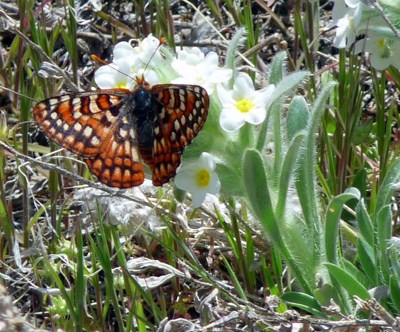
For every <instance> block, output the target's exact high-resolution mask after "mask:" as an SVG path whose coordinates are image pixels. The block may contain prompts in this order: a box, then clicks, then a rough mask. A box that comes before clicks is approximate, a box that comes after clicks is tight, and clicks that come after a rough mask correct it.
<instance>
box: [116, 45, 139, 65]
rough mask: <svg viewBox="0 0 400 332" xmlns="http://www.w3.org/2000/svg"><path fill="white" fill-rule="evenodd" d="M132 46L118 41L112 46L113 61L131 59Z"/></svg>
mask: <svg viewBox="0 0 400 332" xmlns="http://www.w3.org/2000/svg"><path fill="white" fill-rule="evenodd" d="M132 57H134V55H133V47H132V46H131V44H130V43H128V42H120V43H118V44H116V45H115V46H114V50H113V61H114V62H117V61H119V60H121V59H122V60H126V59H132Z"/></svg>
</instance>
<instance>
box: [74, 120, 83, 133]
mask: <svg viewBox="0 0 400 332" xmlns="http://www.w3.org/2000/svg"><path fill="white" fill-rule="evenodd" d="M74 129H75V131H77V132H80V131H81V130H82V125H81V124H80V123H79V122H77V123H75V125H74Z"/></svg>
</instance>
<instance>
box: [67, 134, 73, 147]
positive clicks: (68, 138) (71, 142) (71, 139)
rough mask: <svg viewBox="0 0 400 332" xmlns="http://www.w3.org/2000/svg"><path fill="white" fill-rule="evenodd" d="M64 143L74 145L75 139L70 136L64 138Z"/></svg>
mask: <svg viewBox="0 0 400 332" xmlns="http://www.w3.org/2000/svg"><path fill="white" fill-rule="evenodd" d="M65 141H66V142H67V143H69V144H71V145H73V144H74V143H75V137H74V136H72V135H69V136H67V137H66V138H65Z"/></svg>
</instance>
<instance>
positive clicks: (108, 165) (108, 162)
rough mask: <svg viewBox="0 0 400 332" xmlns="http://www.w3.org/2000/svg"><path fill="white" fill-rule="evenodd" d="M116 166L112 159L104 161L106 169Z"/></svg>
mask: <svg viewBox="0 0 400 332" xmlns="http://www.w3.org/2000/svg"><path fill="white" fill-rule="evenodd" d="M114 164H116V163H115V159H114V162H113V160H112V159H110V158H106V159H104V166H105V167H108V168H112V167H113V165H114Z"/></svg>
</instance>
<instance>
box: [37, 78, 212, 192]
mask: <svg viewBox="0 0 400 332" xmlns="http://www.w3.org/2000/svg"><path fill="white" fill-rule="evenodd" d="M209 103H210V101H209V96H208V94H207V91H206V90H205V89H204V88H202V87H201V86H198V85H179V84H158V85H154V86H152V87H150V85H149V84H148V83H146V82H145V81H144V79H142V80H139V79H137V85H136V87H135V88H134V89H133V90H128V89H121V88H118V89H102V90H96V91H89V92H78V93H72V94H65V95H60V96H56V97H52V98H49V99H46V100H43V101H41V102H39V103H38V104H37V105H36V106H35V107H34V108H33V116H34V120H35V122H36V123H37V125H38V126H39V128H40V130H41V131H43V132H44V133H45V135H46V136H47V137H48V138H49V139H50V140H52V141H54V142H55V143H57V144H58V145H60V146H62V147H63V148H65V149H67V150H69V151H71V152H73V153H75V154H76V155H78V156H80V157H82V158H83V160H84V161H85V163H86V164H87V166H88V167H89V169H90V171H91V173H92V174H94V175H96V177H97V179H98V180H99V181H100V182H101V183H103V184H105V185H107V186H109V187H116V188H130V187H134V186H138V185H140V184H142V183H143V181H144V177H145V176H144V167H143V162H144V163H145V164H147V165H148V166H149V168H150V169H151V171H152V181H153V185H155V186H161V185H163V184H164V183H167V182H168V181H169V180H170V179H171V178H173V177H174V176H175V174H176V169H177V168H178V167H179V165H180V163H181V156H182V153H183V151H184V149H185V147H186V146H187V145H188V144H190V143H191V142H192V140H193V139H194V137H195V136H196V135H197V134H198V133H199V132H200V130H201V129H202V128H203V126H204V124H205V122H206V119H207V115H208V108H209Z"/></svg>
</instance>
